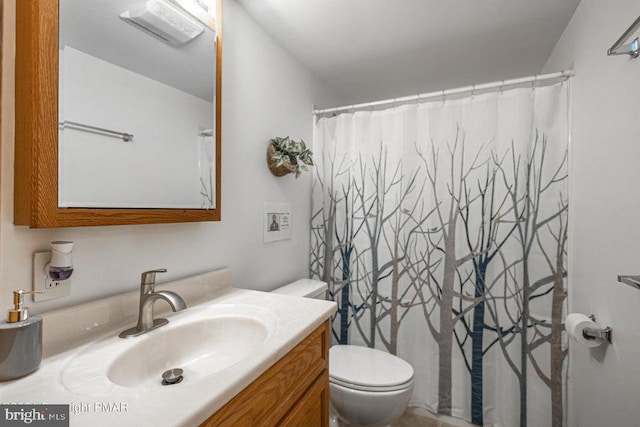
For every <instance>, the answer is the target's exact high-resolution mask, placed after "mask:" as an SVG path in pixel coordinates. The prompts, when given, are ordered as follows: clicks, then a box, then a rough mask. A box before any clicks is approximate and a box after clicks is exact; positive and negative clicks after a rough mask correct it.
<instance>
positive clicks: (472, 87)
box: [471, 84, 476, 99]
mask: <svg viewBox="0 0 640 427" xmlns="http://www.w3.org/2000/svg"><path fill="white" fill-rule="evenodd" d="M475 96H476V85H475V84H473V85H471V99H473V98H474V97H475Z"/></svg>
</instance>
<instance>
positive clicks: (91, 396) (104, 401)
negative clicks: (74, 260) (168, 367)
mask: <svg viewBox="0 0 640 427" xmlns="http://www.w3.org/2000/svg"><path fill="white" fill-rule="evenodd" d="M157 290H172V291H174V292H176V293H177V294H179V295H180V296H181V297H182V298H183V299H184V300H185V301H186V303H187V307H188V308H187V310H185V311H182V312H178V313H171V312H168V311H167V310H168V305H167V304H165V303H164V302H158V303H157V308H156V315H155V317H158V316H159V315H161V316H162V317H166V318H168V319H169V321H170V323H169V325H171V322H172V318H175V319H176V320H174V322H178V321H179V317H180V316H181V315H184V314H187V313H189V311H190V309H193V310H191V313H192V314H191V315H193V316H196V315H197V314H193V313H198V312H209V313H211V312H213V311H215V306H216V305H224V306H225V307H226V308H227V310H228V309H229V307H233V306H234V305H237V306H242V307H244V308H245V311H246V307H248V306H249V307H251V306H258V307H260V308H261V309H264V310H266V311H268V312H269V313H270V314H272V315H273V316H272V317H273V319H274V322H273V323H272V325H271V326H270V327H272V328H273V329H274V330H273V331H270V332H269V333H270V336H269V338H268V339H267V340H266V341H265V342H264V344H262V346H260V347H259V348H258V349H257V350H256V351H255V352H254V353H253V354H251V355H250V356H249V357H246V358H245V359H242V360H241V361H239V362H238V363H235V364H233V365H231V366H230V367H228V368H226V369H224V370H222V371H219V372H216V373H212V374H210V375H209V376H206V377H203V378H199V379H195V380H193V379H192V380H191V381H187V379H186V377H185V380H184V381H183V382H182V383H180V384H175V385H172V386H168V387H155V388H152V389H151V388H149V389H137V388H127V387H122V386H117V387H115V388H113V389H111V390H107V391H106V392H105V391H104V390H102V391H100V392H95V393H94V392H92V391H91V386H90V385H87V386H86V389H87V390H88V391H87V393H79V392H78V390H74V391H72V390H71V389H70V387H67V386H66V385H65V384H64V383H63V376H64V375H65V374H64V373H65V372H66V371H65V369H66V368H68V366H69V365H70V364H72V363H77V360H78V355H79V354H81V353H82V352H83V350H87V349H88V348H91V346H92V344H94V343H95V342H96V341H100V340H110V341H109V342H110V343H113V344H111V345H113V346H118V347H121V346H127V345H129V344H130V345H134V344H135V343H136V339H137V338H131V339H127V340H124V339H123V340H121V341H115V340H111V338H112V337H115V336H117V334H118V333H119V332H120V331H121V330H123V329H126V328H128V327H130V326H131V325H134V324H135V322H136V318H137V308H138V307H137V305H138V298H139V297H138V294H139V293H138V291H134V292H129V293H127V294H122V295H117V296H114V297H110V298H105V299H102V300H98V301H94V302H90V303H86V304H81V305H78V306H74V307H70V308H67V309H63V310H58V311H55V312H50V313H44V314H42V317H43V318H44V324H43V340H44V357H43V359H42V364H41V365H40V368H39V369H38V370H37V371H36V372H35V373H33V374H31V375H28V376H26V377H24V378H20V379H17V380H13V381H8V382H0V403H32V404H40V403H47V404H70V409H69V412H70V425H71V426H72V427H74V426H88V425H90V426H92V427H93V426H96V427H97V426H112V425H118V426H136V427H139V426H195V425H198V424H200V423H202V422H204V421H205V420H206V419H207V418H208V417H209V416H210V415H211V414H213V413H214V412H215V411H217V410H218V409H220V408H221V407H222V406H224V404H225V403H227V402H228V401H229V400H230V399H231V398H232V397H233V396H235V395H236V394H237V393H239V392H240V391H241V390H243V389H244V388H245V387H246V386H248V385H249V384H251V382H253V381H254V380H255V379H257V378H258V377H259V376H260V375H261V374H262V373H264V372H265V371H266V370H267V369H268V368H269V367H270V366H271V365H273V364H274V363H275V362H276V361H277V360H279V359H280V358H281V357H282V356H284V355H285V354H287V353H288V352H289V351H290V350H291V349H293V348H294V347H295V346H296V345H297V344H298V343H299V342H300V341H301V340H302V339H303V338H305V337H306V336H307V335H309V334H310V333H311V332H312V331H314V330H315V329H316V328H317V327H318V326H320V325H321V324H323V323H324V322H326V321H327V319H328V318H329V317H330V316H331V315H332V314H333V313H334V312H335V310H336V304H335V303H334V302H329V301H322V300H315V299H308V298H297V297H291V296H286V295H279V294H273V293H268V292H258V291H250V290H243V289H236V288H232V287H231V272H230V270H228V269H222V270H217V271H214V272H211V273H205V274H201V275H198V276H194V277H190V278H187V279H183V280H178V281H174V282H168V283H165V284H162V285H158V286H157ZM209 306H210V307H211V308H208V307H209ZM166 327H168V326H165V328H166ZM162 330H163V328H159V329H157V330H154V331H151V332H149V333H148V334H147V335H149V334H154V333H162ZM105 342H106V341H105ZM84 354H86V353H84ZM85 359H86V358H85ZM87 372H88V373H87V383H88V384H89V383H91V381H92V380H93V381H101V382H103V383H104V382H105V381H108V380H106V377H102V378H91V375H93V374H92V373H91V369H90V368H89V369H87ZM160 374H161V372H160V373H159V374H158V375H160ZM76 375H77V374H76ZM96 390H97V389H96Z"/></svg>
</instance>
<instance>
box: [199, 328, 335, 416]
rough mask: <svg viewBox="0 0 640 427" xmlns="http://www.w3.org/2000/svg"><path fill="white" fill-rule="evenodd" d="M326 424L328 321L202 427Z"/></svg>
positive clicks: (327, 404)
mask: <svg viewBox="0 0 640 427" xmlns="http://www.w3.org/2000/svg"><path fill="white" fill-rule="evenodd" d="M328 425H329V323H328V322H327V323H325V324H323V325H321V326H320V327H318V328H317V329H316V330H315V331H313V332H312V333H311V334H310V335H309V336H307V337H306V338H305V339H304V340H302V341H301V342H300V344H298V345H297V346H296V347H295V348H293V350H291V351H290V352H289V353H287V354H286V355H285V356H284V357H282V358H281V359H280V360H279V361H277V362H276V363H275V364H274V365H273V366H271V367H270V368H269V369H268V370H267V371H266V372H265V373H263V374H262V375H261V376H260V377H258V379H256V380H255V381H254V382H252V383H251V384H249V386H247V387H246V388H245V389H244V390H243V391H241V392H240V393H239V394H238V395H236V396H235V397H234V398H233V399H231V400H230V401H229V402H228V403H227V404H226V405H225V406H223V407H222V408H220V410H218V411H217V412H215V413H214V414H213V415H211V417H209V418H208V419H207V420H206V421H205V422H204V423H202V424H201V426H205V427H214V426H216V427H217V426H247V427H262V426H292V427H293V426H296V427H297V426H304V427H327V426H328Z"/></svg>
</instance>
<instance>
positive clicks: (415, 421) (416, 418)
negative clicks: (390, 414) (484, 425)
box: [391, 411, 475, 427]
mask: <svg viewBox="0 0 640 427" xmlns="http://www.w3.org/2000/svg"><path fill="white" fill-rule="evenodd" d="M391 427H475V426H473V425H472V424H469V423H467V422H466V421H464V420H455V424H451V423H450V422H447V421H444V420H440V419H438V418H437V416H435V415H434V416H433V417H431V416H428V415H423V414H417V413H414V412H410V411H407V412H405V413H404V414H403V415H402V417H400V419H399V420H398V421H396V422H395V423H393V424H392V425H391Z"/></svg>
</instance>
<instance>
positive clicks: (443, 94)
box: [442, 89, 447, 105]
mask: <svg viewBox="0 0 640 427" xmlns="http://www.w3.org/2000/svg"><path fill="white" fill-rule="evenodd" d="M445 92H446V91H445V90H444V89H442V105H444V103H445V102H446V100H447V95H446V93H445Z"/></svg>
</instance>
